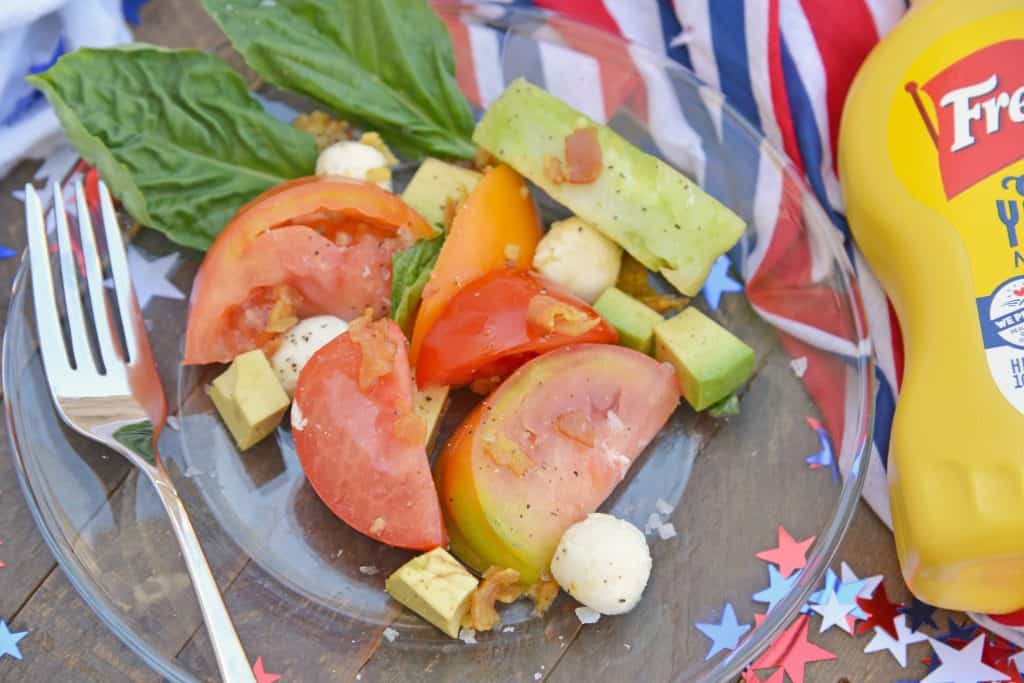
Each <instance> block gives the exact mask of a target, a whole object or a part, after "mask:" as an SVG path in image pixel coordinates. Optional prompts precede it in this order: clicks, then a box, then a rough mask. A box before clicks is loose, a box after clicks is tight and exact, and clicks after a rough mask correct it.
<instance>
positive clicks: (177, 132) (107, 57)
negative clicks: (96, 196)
mask: <svg viewBox="0 0 1024 683" xmlns="http://www.w3.org/2000/svg"><path fill="white" fill-rule="evenodd" d="M28 80H29V82H31V83H32V84H33V85H34V86H36V87H37V88H39V89H40V90H42V91H43V93H44V94H45V95H46V97H47V98H48V99H49V100H50V103H51V104H52V105H53V108H54V111H56V112H57V116H58V117H59V118H60V121H61V123H62V124H63V125H64V132H65V133H66V134H67V137H68V140H69V141H70V142H71V144H72V145H74V147H75V149H76V150H78V153H79V154H81V155H82V157H83V158H84V159H85V160H86V161H88V162H89V163H91V164H93V165H94V166H96V167H97V168H98V169H99V171H100V175H101V176H102V177H103V179H104V180H105V181H106V182H107V184H108V185H109V186H110V189H111V191H112V192H113V193H114V194H115V195H116V196H117V197H118V198H120V199H121V201H122V202H123V203H124V205H125V207H126V208H127V209H128V212H129V213H131V215H132V216H133V217H134V218H135V219H136V220H137V221H139V222H140V223H142V224H143V225H147V226H150V227H153V228H156V229H157V230H160V231H161V232H163V233H164V234H165V235H167V236H168V237H169V238H170V239H172V240H174V241H175V242H177V243H179V244H182V245H185V246H188V247H194V248H196V249H205V248H207V247H208V246H209V245H210V243H211V242H212V241H213V238H214V237H216V235H217V233H219V232H220V230H221V229H222V228H223V227H224V225H225V223H227V222H228V221H229V220H230V219H231V217H232V216H233V215H234V214H235V212H236V211H237V210H238V208H239V207H241V206H242V205H243V204H244V203H245V202H247V201H249V200H250V199H252V198H253V197H255V196H256V195H257V194H259V193H260V192H263V191H264V190H266V189H268V188H270V187H273V186H274V185H277V184H279V183H281V182H283V181H285V180H288V179H290V178H297V177H299V176H304V175H310V174H312V173H313V169H314V167H315V165H316V156H317V150H316V143H315V142H314V140H313V138H312V137H311V136H310V135H308V134H306V133H304V132H302V131H299V130H296V129H295V128H292V127H291V126H289V125H287V124H284V123H281V122H280V121H277V120H276V119H274V118H273V117H271V116H270V115H269V114H267V113H266V112H264V111H263V108H262V107H261V106H260V104H259V102H257V101H256V100H255V99H253V97H252V96H251V95H250V94H249V90H248V88H247V86H246V83H245V81H244V80H243V79H242V77H241V76H239V75H238V74H236V73H235V72H234V71H232V70H231V69H230V68H228V66H227V65H226V64H224V63H223V62H222V61H220V60H219V59H217V58H216V57H214V56H212V55H209V54H206V53H204V52H199V51H196V50H164V49H161V48H156V47H152V46H139V45H136V46H128V47H119V48H111V49H103V50H96V49H81V50H77V51H75V52H73V53H71V54H69V55H67V56H65V57H62V58H61V59H60V61H58V62H57V64H56V65H55V66H53V67H52V68H50V69H49V70H48V71H46V72H44V73H42V74H39V75H37V76H31V77H29V79H28Z"/></svg>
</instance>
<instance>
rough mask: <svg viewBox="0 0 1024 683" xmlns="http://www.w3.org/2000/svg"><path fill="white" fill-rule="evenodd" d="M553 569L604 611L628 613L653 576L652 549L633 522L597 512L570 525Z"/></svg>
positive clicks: (578, 595) (586, 601)
mask: <svg viewBox="0 0 1024 683" xmlns="http://www.w3.org/2000/svg"><path fill="white" fill-rule="evenodd" d="M551 575H552V576H553V577H555V581H557V582H558V585H560V586H561V587H562V588H563V589H564V590H565V591H566V592H567V593H569V595H571V596H572V597H574V598H576V600H578V601H579V602H581V603H583V604H584V605H586V606H587V607H590V608H591V609H594V610H597V611H598V612H600V613H601V614H624V613H626V612H628V611H630V610H631V609H633V608H634V607H636V605H637V603H638V602H640V597H641V596H642V595H643V592H644V587H645V586H647V580H648V579H649V578H650V576H651V552H650V550H648V548H647V539H646V538H644V534H643V532H642V531H640V530H639V529H637V528H636V527H635V526H633V525H632V524H630V523H629V522H627V521H625V520H623V519H619V518H617V517H612V516H611V515H605V514H601V513H597V512H595V513H593V514H590V515H587V518H586V519H584V520H583V521H582V522H577V523H576V524H573V525H572V526H571V527H569V528H568V529H566V531H565V533H564V534H563V535H562V540H561V541H559V543H558V548H557V549H556V550H555V556H554V558H553V559H552V560H551Z"/></svg>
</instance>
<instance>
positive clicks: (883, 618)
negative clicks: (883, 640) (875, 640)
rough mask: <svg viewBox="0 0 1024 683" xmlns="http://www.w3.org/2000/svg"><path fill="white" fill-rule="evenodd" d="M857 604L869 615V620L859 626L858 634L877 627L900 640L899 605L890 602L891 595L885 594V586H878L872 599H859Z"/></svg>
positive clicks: (882, 584) (881, 584)
mask: <svg viewBox="0 0 1024 683" xmlns="http://www.w3.org/2000/svg"><path fill="white" fill-rule="evenodd" d="M857 604H858V605H860V608H861V609H862V610H864V612H866V613H867V615H868V618H867V619H865V620H864V621H862V622H861V623H860V624H858V625H857V634H858V635H859V634H861V633H866V632H868V631H870V630H871V629H872V628H874V627H875V626H877V627H878V628H880V629H882V630H883V631H885V632H886V633H888V634H889V635H890V636H892V637H893V638H895V639H897V640H898V639H899V634H898V633H897V632H896V617H897V616H899V613H900V609H899V605H896V604H894V603H891V602H889V595H888V594H887V593H886V592H885V584H884V583H880V584H878V588H877V589H876V590H875V592H874V594H873V595H872V596H871V597H870V598H857Z"/></svg>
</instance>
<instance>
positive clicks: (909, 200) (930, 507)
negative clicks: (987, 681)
mask: <svg viewBox="0 0 1024 683" xmlns="http://www.w3.org/2000/svg"><path fill="white" fill-rule="evenodd" d="M839 172H840V182H841V184H842V188H843V196H844V199H845V202H846V209H847V215H848V217H849V220H850V225H851V228H852V230H853V233H854V236H855V237H856V239H857V242H858V244H859V245H860V247H861V249H862V251H863V252H864V255H865V256H866V257H867V260H868V262H869V263H870V264H871V267H872V269H873V270H874V271H875V273H876V274H877V275H878V277H879V279H880V280H881V281H882V284H883V286H884V287H885V289H886V291H887V293H888V294H889V296H890V298H891V300H892V302H893V306H894V308H895V309H896V314H897V316H898V317H899V320H900V323H901V326H902V329H903V335H904V342H905V353H906V360H905V372H904V378H903V385H902V388H901V392H900V398H899V401H898V403H897V407H896V416H895V420H894V423H893V428H892V435H891V440H890V447H889V492H890V499H891V505H892V519H893V526H894V531H895V536H896V546H897V550H898V553H899V559H900V565H901V567H902V571H903V576H904V578H905V580H906V582H907V585H908V586H909V587H910V589H911V591H913V592H914V594H915V595H917V597H918V598H920V599H921V600H923V601H925V602H927V603H930V604H932V605H936V606H939V607H945V608H949V609H956V610H970V611H977V612H987V613H990V614H1003V613H1007V612H1011V611H1014V610H1017V609H1020V608H1022V607H1024V0H919V1H918V2H915V3H914V4H913V6H912V8H911V10H910V11H909V12H908V14H907V16H906V17H905V18H904V19H903V21H902V22H901V23H900V24H899V25H898V26H897V27H896V28H895V29H894V30H893V31H892V33H891V34H890V35H889V36H887V37H886V38H885V39H884V40H883V41H882V42H881V43H880V44H879V45H878V46H877V47H876V48H875V50H874V51H873V52H872V53H871V55H870V57H869V58H868V60H867V61H866V62H865V63H864V66H863V67H862V69H861V70H860V72H859V74H858V75H857V77H856V79H855V81H854V83H853V86H852V88H851V90H850V93H849V98H848V100H847V103H846V108H845V110H844V112H843V118H842V125H841V128H840V139H839Z"/></svg>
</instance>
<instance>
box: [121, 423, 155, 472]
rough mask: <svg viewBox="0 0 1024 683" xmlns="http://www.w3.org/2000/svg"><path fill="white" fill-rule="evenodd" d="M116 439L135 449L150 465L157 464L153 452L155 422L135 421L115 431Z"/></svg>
mask: <svg viewBox="0 0 1024 683" xmlns="http://www.w3.org/2000/svg"><path fill="white" fill-rule="evenodd" d="M114 439H115V440H117V442H118V443H120V444H121V445H122V446H124V447H125V448H127V449H129V450H132V451H135V452H136V453H138V454H139V455H140V456H142V459H143V460H145V461H146V462H148V463H149V464H150V465H155V464H156V455H155V454H154V453H153V424H152V423H151V422H150V421H149V420H143V421H142V422H135V423H133V424H130V425H125V426H124V427H121V428H120V429H118V430H117V431H116V432H114Z"/></svg>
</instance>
